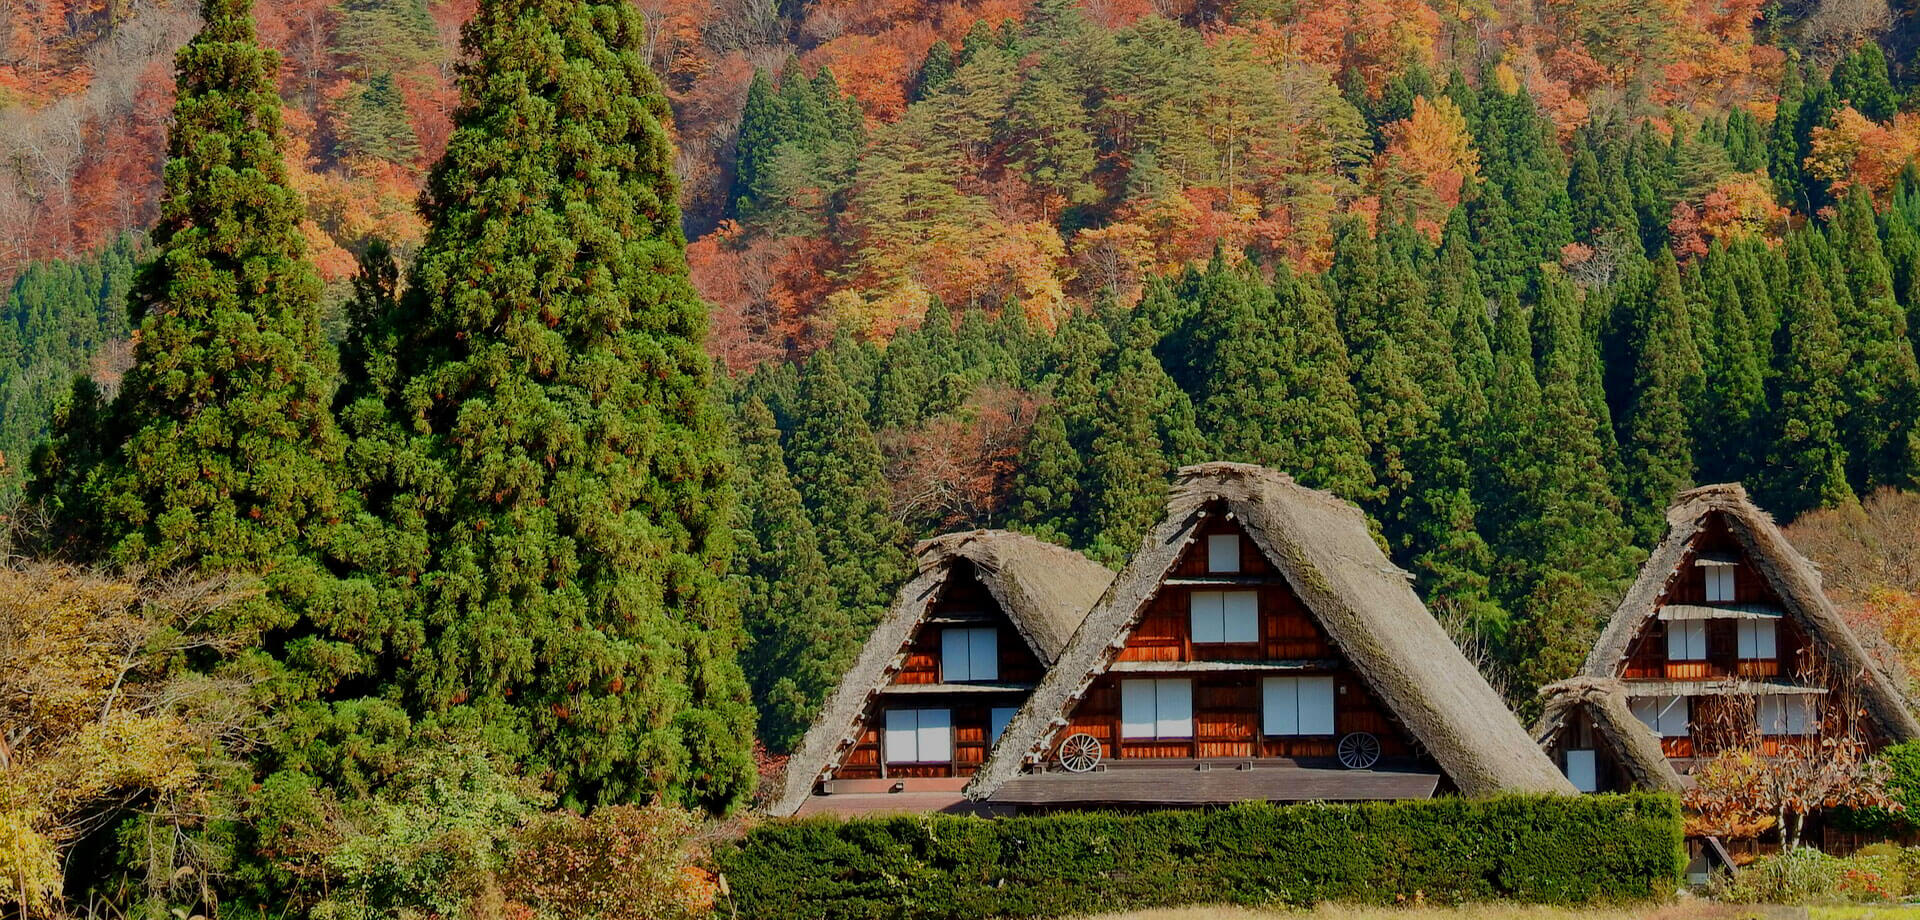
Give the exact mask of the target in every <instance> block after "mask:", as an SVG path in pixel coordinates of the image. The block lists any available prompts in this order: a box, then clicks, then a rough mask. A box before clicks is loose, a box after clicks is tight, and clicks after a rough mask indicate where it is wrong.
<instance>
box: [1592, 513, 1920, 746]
mask: <svg viewBox="0 0 1920 920" xmlns="http://www.w3.org/2000/svg"><path fill="white" fill-rule="evenodd" d="M1715 513H1719V514H1720V515H1722V516H1723V517H1724V518H1725V520H1726V524H1727V529H1728V531H1730V532H1731V533H1732V534H1733V537H1734V539H1735V540H1737V541H1739V543H1740V545H1741V546H1742V547H1744V548H1745V549H1746V555H1747V559H1748V560H1749V561H1750V562H1751V563H1752V564H1753V566H1754V568H1756V569H1758V570H1759V571H1760V573H1761V574H1762V575H1764V576H1765V577H1766V579H1767V583H1768V584H1770V585H1772V586H1773V590H1774V593H1775V594H1778V595H1779V596H1780V600H1781V603H1782V605H1783V606H1784V607H1785V608H1786V611H1785V613H1786V615H1787V616H1789V617H1792V618H1794V620H1795V621H1796V622H1798V623H1799V624H1800V626H1801V628H1802V629H1804V630H1806V633H1807V635H1808V636H1809V637H1811V638H1812V639H1813V641H1814V642H1816V643H1818V644H1819V645H1820V646H1822V647H1823V649H1824V650H1825V654H1826V655H1827V657H1828V659H1829V660H1830V661H1831V662H1832V663H1833V664H1834V665H1835V666H1836V667H1838V668H1840V669H1841V671H1842V673H1844V674H1845V675H1846V676H1847V677H1848V678H1850V679H1851V680H1852V682H1853V684H1854V685H1855V686H1856V687H1858V688H1859V690H1860V695H1861V698H1862V700H1863V701H1864V702H1865V704H1866V707H1867V711H1868V713H1869V714H1870V715H1871V716H1872V717H1873V720H1874V722H1875V723H1877V724H1878V725H1879V727H1880V729H1881V731H1882V732H1884V733H1885V734H1886V736H1887V738H1888V739H1889V740H1891V741H1894V742H1899V741H1911V740H1914V739H1916V738H1920V722H1915V721H1914V718H1913V713H1911V712H1909V711H1908V710H1907V707H1906V704H1905V703H1903V702H1902V701H1901V698H1900V695H1899V693H1898V692H1896V691H1895V690H1894V685H1893V682H1892V681H1890V680H1888V679H1887V676H1886V674H1885V673H1883V672H1882V671H1881V670H1880V668H1879V667H1878V666H1876V665H1875V664H1874V663H1873V659H1872V658H1871V657H1869V656H1868V655H1867V653H1866V650H1865V649H1864V648H1862V647H1861V645H1860V640H1859V639H1858V638H1857V637H1855V636H1854V634H1853V631H1852V630H1851V629H1848V628H1847V624H1846V622H1845V621H1844V620H1842V619H1840V614H1839V613H1838V612H1836V611H1835V610H1834V609H1833V603H1832V602H1831V601H1829V600H1828V599H1827V595H1826V592H1825V591H1823V590H1822V589H1821V586H1820V572H1819V571H1818V570H1817V569H1815V568H1814V567H1813V563H1811V562H1809V561H1807V558H1806V557H1805V556H1802V555H1800V553H1799V551H1797V550H1795V549H1794V548H1793V545H1792V544H1790V543H1788V542H1787V538H1786V537H1785V536H1784V535H1782V534H1781V533H1780V528H1779V527H1778V526H1777V525H1775V524H1774V522H1773V518H1772V516H1770V515H1768V514H1767V513H1766V512H1764V511H1761V510H1760V509H1759V508H1758V507H1756V506H1755V505H1754V504H1753V502H1752V501H1751V500H1750V499H1748V498H1747V490H1746V489H1744V488H1741V486H1740V484H1739V483H1724V484H1721V485H1711V486H1701V487H1700V488H1697V489H1690V490H1688V491H1685V492H1682V493H1680V494H1679V496H1677V497H1676V498H1675V499H1674V503H1673V506H1672V507H1670V508H1668V509H1667V535H1666V538H1665V539H1663V540H1661V541H1660V545H1659V546H1657V547H1655V548H1654V550H1653V555H1652V556H1651V557H1649V558H1648V559H1647V562H1646V564H1645V565H1643V566H1641V567H1640V579H1639V580H1638V581H1636V582H1634V584H1633V589H1632V590H1631V591H1628V592H1627V596H1626V599H1625V600H1623V601H1621V602H1620V609H1618V610H1616V611H1614V614H1613V619H1612V621H1610V622H1609V623H1608V624H1607V628H1606V631H1604V632H1602V633H1601V634H1600V641H1599V643H1598V644H1596V645H1595V646H1594V647H1593V652H1592V653H1591V654H1589V655H1588V656H1587V663H1586V666H1585V667H1584V668H1582V669H1581V673H1582V674H1583V675H1585V676H1588V677H1612V676H1614V675H1615V674H1616V673H1618V672H1619V668H1620V663H1621V662H1622V661H1623V660H1625V659H1626V657H1627V654H1628V653H1629V651H1630V649H1631V646H1632V645H1633V640H1634V637H1635V636H1638V635H1639V634H1640V630H1641V627H1642V626H1643V625H1644V624H1645V623H1646V621H1647V618H1648V617H1651V616H1654V615H1655V614H1656V613H1657V612H1658V607H1659V603H1660V598H1661V596H1662V595H1663V594H1665V593H1666V591H1667V588H1668V586H1669V585H1671V584H1672V583H1673V580H1674V578H1675V576H1676V575H1677V574H1678V573H1679V571H1680V570H1681V568H1682V566H1683V565H1684V564H1685V563H1686V561H1687V560H1688V558H1689V555H1688V554H1689V553H1690V552H1691V551H1692V547H1693V541H1694V537H1696V536H1697V535H1699V533H1700V532H1701V530H1702V529H1704V528H1705V527H1706V526H1707V519H1708V518H1709V517H1710V516H1711V515H1713V514H1715Z"/></svg>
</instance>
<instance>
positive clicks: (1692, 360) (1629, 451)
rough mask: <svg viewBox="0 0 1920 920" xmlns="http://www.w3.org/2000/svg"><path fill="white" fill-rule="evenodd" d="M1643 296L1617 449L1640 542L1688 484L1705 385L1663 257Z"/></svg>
mask: <svg viewBox="0 0 1920 920" xmlns="http://www.w3.org/2000/svg"><path fill="white" fill-rule="evenodd" d="M1650 294H1651V296H1650V297H1649V298H1647V299H1646V300H1644V301H1643V302H1642V303H1641V305H1640V307H1639V312H1640V315H1639V318H1638V323H1637V326H1638V327H1639V328H1638V330H1637V336H1636V337H1637V339H1638V342H1637V346H1638V347H1636V348H1635V349H1634V366H1633V390H1632V403H1631V406H1630V408H1629V409H1628V412H1627V419H1626V426H1625V437H1624V438H1623V439H1622V443H1621V450H1622V451H1623V453H1624V457H1623V459H1624V461H1625V465H1626V470H1627V493H1626V500H1627V503H1628V514H1629V517H1630V518H1631V520H1632V522H1633V526H1634V531H1635V535H1636V536H1637V537H1638V538H1639V539H1640V540H1641V541H1642V542H1643V543H1645V544H1651V543H1652V542H1653V541H1654V540H1657V539H1659V537H1660V534H1661V533H1662V532H1663V531H1664V530H1665V527H1666V508H1667V506H1668V505H1669V504H1670V503H1671V502H1672V500H1673V496H1674V495H1676V494H1678V493H1679V492H1680V491H1681V490H1682V489H1685V488H1687V487H1688V486H1689V485H1691V484H1692V482H1693V471H1694V463H1693V417H1692V411H1691V410H1692V409H1693V407H1694V406H1696V405H1698V404H1699V399H1700V397H1699V392H1700V391H1701V389H1703V388H1704V386H1705V372H1704V371H1703V370H1702V367H1701V360H1700V352H1699V349H1698V348H1697V347H1696V346H1695V344H1694V337H1693V329H1692V323H1691V317H1690V310H1691V308H1690V307H1689V305H1688V303H1687V298H1686V295H1685V292H1684V291H1683V290H1682V289H1681V285H1680V272H1679V269H1678V266H1677V265H1675V264H1674V261H1673V256H1672V254H1671V253H1669V252H1667V251H1666V250H1664V249H1662V250H1661V252H1660V258H1659V259H1658V260H1657V261H1656V262H1655V265H1654V285H1653V290H1652V291H1651V292H1650Z"/></svg>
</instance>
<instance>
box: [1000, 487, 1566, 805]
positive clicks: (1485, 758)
mask: <svg viewBox="0 0 1920 920" xmlns="http://www.w3.org/2000/svg"><path fill="white" fill-rule="evenodd" d="M1215 501H1224V502H1225V503H1226V507H1227V510H1228V511H1229V512H1230V513H1232V514H1233V515H1234V516H1235V518H1236V519H1238V520H1239V521H1241V522H1242V523H1243V524H1244V526H1245V528H1246V531H1247V533H1248V535H1249V536H1251V537H1252V539H1253V541H1254V543H1255V544H1256V545H1258V546H1259V547H1260V549H1261V551H1262V552H1264V553H1265V554H1266V556H1267V558H1268V559H1269V560H1271V561H1272V563H1273V565H1274V566H1275V567H1276V568H1278V569H1279V571H1280V572H1281V573H1282V574H1283V575H1284V576H1285V578H1286V580H1287V583H1288V584H1289V585H1291V586H1292V588H1293V590H1294V592H1295V593H1296V594H1298V595H1299V596H1300V599H1301V600H1302V601H1303V602H1304V603H1305V604H1306V606H1307V608H1308V609H1309V610H1311V611H1312V612H1313V614H1314V615H1315V617H1316V618H1317V619H1318V620H1319V622H1320V624H1321V626H1322V627H1323V628H1325V629H1326V631H1327V634H1328V635H1329V636H1330V637H1331V638H1332V640H1333V644H1334V645H1335V647H1337V648H1338V649H1339V650H1340V652H1341V653H1342V654H1343V655H1344V656H1345V657H1346V659H1347V660H1348V661H1349V662H1351V663H1352V665H1353V668H1354V670H1356V671H1357V672H1359V674H1360V676H1361V678H1362V679H1364V680H1365V681H1366V683H1367V686H1368V687H1369V688H1370V689H1371V690H1372V691H1373V693H1374V695H1375V696H1376V697H1378V698H1379V699H1380V700H1381V702H1382V703H1384V704H1385V705H1386V706H1387V707H1388V708H1389V709H1390V710H1391V711H1392V712H1393V713H1394V715H1395V716H1397V717H1398V718H1399V719H1400V721H1401V723H1402V724H1404V725H1406V727H1407V729H1408V730H1409V731H1410V732H1412V733H1413V735H1414V737H1415V738H1416V739H1417V740H1418V741H1419V743H1420V744H1421V745H1422V746H1423V747H1425V748H1426V750H1427V751H1428V752H1429V753H1430V754H1431V755H1432V756H1433V758H1434V760H1435V761H1437V762H1438V763H1439V765H1440V768H1441V769H1442V770H1444V771H1446V773H1447V775H1448V776H1449V777H1451V778H1452V780H1453V782H1454V784H1455V785H1456V786H1457V787H1458V788H1459V789H1460V790H1461V791H1462V792H1463V793H1466V794H1468V795H1486V794H1489V793H1493V792H1500V791H1508V790H1513V791H1530V792H1564V793H1571V792H1573V787H1572V785H1570V784H1569V783H1568V782H1567V780H1566V778H1565V777H1563V776H1561V775H1560V771H1559V770H1557V769H1555V768H1554V766H1553V764H1552V763H1550V762H1549V761H1548V760H1547V758H1546V755H1544V754H1542V753H1541V752H1540V748H1539V747H1538V746H1536V745H1535V744H1534V743H1533V741H1532V739H1530V738H1528V737H1527V733H1526V730H1525V729H1524V728H1523V727H1522V726H1521V725H1520V723H1519V720H1517V719H1516V718H1514V715H1513V713H1512V712H1511V711H1509V710H1508V709H1507V707H1506V705H1505V704H1503V703H1502V702H1501V701H1500V698H1499V696H1497V695H1495V694H1494V692H1493V689H1492V688H1491V687H1489V686H1487V682H1486V680H1485V679H1484V678H1482V677H1481V675H1480V672H1479V671H1477V670H1475V669H1474V667H1473V665H1472V664H1470V663H1468V662H1467V659H1466V658H1465V657H1464V656H1463V655H1461V654H1460V650H1459V649H1458V648H1457V647H1455V645H1454V644H1453V642H1452V640H1450V639H1449V638H1448V637H1447V634H1446V632H1445V631H1444V630H1442V629H1441V628H1440V624H1439V623H1437V622H1435V621H1434V619H1433V616H1432V614H1430V613H1428V611H1427V608H1426V606H1425V605H1423V604H1422V603H1421V602H1420V598H1419V597H1417V596H1415V595H1414V593H1413V589H1412V587H1411V586H1410V585H1409V577H1408V575H1407V573H1405V572H1403V571H1401V570H1400V569H1398V568H1395V567H1394V566H1393V564H1392V563H1390V562H1388V561H1387V557H1386V555H1385V554H1383V553H1382V552H1381V551H1380V547H1379V545H1378V544H1376V543H1375V542H1374V540H1373V537H1372V535H1371V534H1370V533H1369V532H1368V530H1367V521H1366V518H1365V516H1363V515H1362V514H1361V513H1360V509H1359V508H1356V507H1354V506H1353V505H1352V504H1350V503H1348V502H1345V501H1342V500H1340V499H1338V498H1335V497H1334V496H1332V495H1329V494H1327V493H1325V492H1319V491H1315V490H1313V489H1308V488H1305V487H1304V486H1300V485H1296V484H1295V483H1294V481H1293V480H1292V479H1291V478H1289V477H1287V476H1286V475H1284V474H1281V473H1277V472H1274V471H1272V470H1269V469H1266V468H1264V467H1259V466H1251V465H1248V464H1240V463H1207V464H1202V465H1200V466H1193V467H1187V468H1186V469H1183V470H1181V471H1180V474H1179V478H1178V481H1177V482H1176V483H1175V485H1174V488H1173V492H1172V495H1171V496H1170V498H1169V500H1168V502H1167V516H1166V518H1165V519H1164V520H1162V521H1161V523H1160V524H1159V525H1158V526H1156V527H1155V528H1154V529H1153V530H1152V531H1151V532H1150V533H1148V534H1147V536H1146V538H1145V540H1143V541H1142V542H1141V545H1140V550H1139V552H1138V553H1137V554H1135V556H1134V557H1133V560H1132V562H1130V563H1129V564H1128V565H1127V567H1126V569H1125V570H1124V571H1123V572H1122V573H1121V575H1120V577H1119V578H1117V579H1115V580H1114V583H1113V586H1112V587H1111V588H1109V589H1108V590H1107V595H1106V597H1105V598H1103V599H1102V600H1101V603H1100V605H1099V606H1098V607H1097V608H1095V610H1094V612H1093V613H1091V614H1089V615H1088V616H1087V619H1086V622H1084V623H1082V624H1081V625H1080V630H1079V632H1077V633H1075V634H1074V637H1073V641H1072V642H1071V643H1070V644H1069V645H1068V647H1067V650H1066V651H1065V652H1064V653H1062V654H1061V656H1060V661H1059V663H1057V664H1055V665H1054V667H1053V670H1052V671H1050V672H1049V673H1048V674H1047V677H1046V679H1045V680H1043V681H1042V682H1041V684H1040V687H1039V688H1038V689H1036V690H1035V691H1034V693H1033V696H1032V697H1031V698H1030V699H1029V700H1028V701H1027V705H1026V706H1024V707H1023V708H1022V709H1021V710H1020V713H1019V715H1017V716H1015V717H1014V720H1013V722H1012V723H1011V724H1010V725H1009V726H1008V728H1007V730H1006V733H1005V734H1003V735H1002V736H1001V738H1000V742H999V744H998V745H996V746H995V747H994V750H993V753H992V754H991V755H989V756H988V758H987V762H986V763H985V764H984V765H982V766H981V768H980V770H979V771H978V772H976V773H975V774H974V778H973V782H972V784H971V785H969V786H968V788H967V793H968V795H970V796H972V797H974V798H976V799H981V798H987V797H990V796H991V795H992V794H993V792H994V790H996V789H998V788H1000V786H1001V784H1003V783H1005V782H1007V780H1009V779H1011V778H1012V777H1013V776H1015V775H1016V774H1017V773H1019V771H1020V769H1021V767H1022V765H1023V764H1025V763H1028V762H1029V759H1030V758H1032V759H1034V760H1037V759H1040V758H1044V757H1045V756H1046V754H1047V753H1048V752H1049V751H1050V750H1051V748H1052V745H1053V742H1054V735H1055V734H1056V733H1057V732H1058V731H1059V728H1060V727H1061V726H1062V725H1063V724H1065V721H1066V720H1065V714H1066V711H1067V709H1068V707H1069V706H1070V705H1071V704H1072V702H1073V701H1074V700H1077V699H1079V698H1080V697H1081V695H1082V694H1084V693H1085V692H1086V690H1087V688H1088V686H1089V685H1091V684H1092V682H1093V681H1094V679H1095V678H1097V677H1099V676H1100V675H1101V674H1102V673H1103V672H1105V671H1106V669H1107V666H1108V664H1109V663H1110V662H1111V661H1112V659H1113V656H1114V654H1115V653H1116V652H1117V651H1118V649H1117V648H1116V646H1118V645H1120V644H1121V642H1120V637H1122V636H1123V635H1124V634H1125V633H1126V632H1127V630H1128V629H1130V628H1131V627H1132V626H1133V624H1134V623H1136V622H1137V621H1138V619H1139V617H1140V616H1141V615H1142V613H1143V611H1144V610H1145V608H1146V606H1147V602H1148V601H1149V600H1150V599H1152V597H1153V596H1154V594H1155V593H1156V592H1158V591H1159V589H1160V584H1161V582H1162V581H1163V580H1164V579H1165V578H1166V577H1167V573H1168V572H1169V571H1170V570H1171V569H1172V567H1173V565H1174V564H1175V562H1176V561H1177V560H1178V558H1179V556H1180V553H1181V550H1182V549H1184V548H1185V547H1186V545H1187V544H1188V543H1189V542H1191V541H1192V540H1193V539H1194V533H1195V528H1196V527H1198V526H1199V525H1200V523H1201V519H1202V517H1203V514H1204V511H1205V509H1206V507H1207V506H1208V505H1209V504H1211V503H1213V502H1215Z"/></svg>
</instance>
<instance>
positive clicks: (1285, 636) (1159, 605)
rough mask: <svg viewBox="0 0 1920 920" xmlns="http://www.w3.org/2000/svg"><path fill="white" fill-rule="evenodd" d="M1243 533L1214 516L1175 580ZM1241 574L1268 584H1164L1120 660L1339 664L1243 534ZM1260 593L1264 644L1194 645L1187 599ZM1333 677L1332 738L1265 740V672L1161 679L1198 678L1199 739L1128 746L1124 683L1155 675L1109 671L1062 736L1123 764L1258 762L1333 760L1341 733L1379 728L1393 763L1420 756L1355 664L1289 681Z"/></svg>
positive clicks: (1202, 569)
mask: <svg viewBox="0 0 1920 920" xmlns="http://www.w3.org/2000/svg"><path fill="white" fill-rule="evenodd" d="M1220 533H1240V528H1239V527H1238V525H1237V524H1235V523H1234V522H1231V521H1228V520H1226V519H1225V517H1224V516H1223V515H1220V514H1213V515H1210V516H1209V517H1208V518H1207V521H1206V523H1205V524H1203V525H1202V526H1201V527H1200V528H1199V529H1198V534H1199V535H1198V538H1197V539H1196V540H1195V541H1194V542H1193V543H1191V544H1189V545H1188V547H1187V548H1186V551H1185V552H1184V553H1183V554H1182V555H1181V557H1180V559H1179V561H1178V562H1176V563H1175V565H1174V567H1173V570H1172V573H1173V574H1172V576H1171V577H1173V578H1200V577H1205V576H1206V575H1207V574H1208V573H1207V559H1206V545H1207V541H1206V538H1207V537H1208V536H1210V535H1212V534H1220ZM1240 563H1241V569H1242V573H1241V574H1242V576H1243V577H1247V578H1270V579H1273V581H1272V582H1271V583H1267V584H1262V585H1259V586H1258V587H1236V586H1228V585H1222V586H1214V585H1205V586H1198V587H1189V586H1180V585H1168V586H1163V587H1162V588H1161V590H1160V594H1159V596H1157V597H1155V598H1154V599H1153V600H1152V601H1150V602H1149V606H1148V609H1147V613H1146V615H1145V616H1144V617H1143V618H1142V620H1141V622H1140V626H1139V628H1138V629H1137V630H1135V632H1134V633H1133V635H1132V636H1131V637H1129V638H1128V640H1127V644H1126V647H1125V648H1123V649H1122V650H1121V651H1120V652H1119V654H1118V655H1117V656H1116V660H1118V661H1137V662H1161V661H1167V662H1178V661H1250V660H1276V661H1280V660H1315V659H1327V660H1338V659H1339V658H1340V655H1339V653H1338V652H1337V651H1336V650H1335V648H1334V646H1333V642H1332V640H1331V639H1330V638H1329V637H1328V636H1327V634H1326V632H1325V631H1324V630H1322V629H1321V628H1320V625H1319V623H1318V622H1316V621H1315V620H1314V619H1313V616H1312V614H1311V613H1309V612H1308V611H1307V609H1306V607H1305V606H1304V605H1303V604H1302V603H1301V602H1300V599H1299V598H1298V597H1297V596H1295V595H1294V593H1293V590H1292V589H1291V588H1290V587H1289V586H1287V584H1286V583H1285V582H1284V581H1282V580H1280V574H1279V573H1278V572H1277V571H1275V570H1274V569H1273V567H1272V566H1271V565H1270V564H1269V563H1268V562H1267V559H1266V557H1265V556H1264V555H1263V554H1262V553H1261V552H1260V551H1259V549H1258V547H1256V546H1255V545H1254V544H1253V541H1252V540H1250V539H1248V538H1247V537H1246V536H1245V534H1244V533H1241V537H1240ZM1213 590H1257V591H1259V593H1260V637H1261V639H1260V641H1259V642H1251V643H1237V644H1203V645H1195V644H1194V643H1193V641H1192V633H1191V624H1190V618H1189V609H1188V600H1187V595H1188V593H1189V592H1192V591H1213ZM1329 675H1330V676H1332V677H1333V678H1334V730H1335V732H1336V734H1335V735H1334V736H1332V737H1300V738H1261V737H1260V707H1261V699H1260V697H1261V689H1260V688H1261V679H1262V677H1263V676H1265V675H1259V674H1245V673H1240V674H1234V673H1214V674H1192V675H1184V674H1182V675H1173V674H1168V675H1162V676H1191V677H1192V678H1193V709H1194V726H1193V729H1194V737H1193V738H1192V739H1191V740H1180V741H1172V740H1167V741H1122V739H1120V715H1121V713H1120V681H1121V680H1125V679H1129V678H1133V677H1145V676H1150V675H1136V674H1107V675H1104V676H1102V677H1100V678H1099V679H1098V680H1096V681H1095V682H1094V684H1093V686H1092V687H1090V688H1089V689H1088V693H1087V695H1086V697H1085V698H1084V699H1082V700H1081V701H1080V703H1079V704H1078V705H1077V706H1075V707H1074V709H1073V711H1072V713H1071V714H1070V715H1069V724H1068V725H1067V727H1066V728H1064V729H1062V730H1061V731H1060V732H1059V733H1058V734H1057V735H1055V736H1054V737H1055V740H1056V741H1058V740H1063V739H1065V738H1066V737H1067V736H1068V735H1071V734H1074V733H1077V732H1085V733H1087V734H1089V735H1092V736H1093V737H1095V738H1098V739H1100V743H1101V746H1102V748H1103V749H1104V750H1105V751H1106V752H1107V756H1109V757H1115V758H1119V759H1194V758H1201V759H1214V758H1220V759H1250V758H1268V757H1296V758H1298V757H1305V758H1314V757H1332V756H1334V748H1335V745H1336V744H1337V743H1338V739H1339V736H1341V735H1345V734H1347V733H1349V732H1356V731H1364V732H1372V733H1373V734H1375V735H1377V736H1379V738H1380V741H1381V746H1382V748H1383V754H1384V755H1385V756H1388V757H1400V756H1407V755H1410V754H1412V753H1413V745H1412V743H1411V738H1410V737H1409V736H1408V735H1407V734H1406V732H1405V730H1404V729H1403V728H1401V727H1400V726H1399V725H1398V724H1397V722H1396V721H1395V720H1394V719H1393V718H1392V716H1391V715H1390V714H1389V713H1388V712H1387V710H1386V709H1385V707H1383V706H1382V705H1380V703H1379V702H1378V701H1377V700H1375V699H1374V697H1373V695H1372V694H1371V693H1369V692H1368V690H1367V687H1366V684H1365V682H1364V681H1363V680H1362V679H1361V678H1360V676H1359V675H1358V674H1356V673H1354V671H1353V670H1352V669H1351V668H1350V667H1346V666H1344V665H1343V666H1341V667H1338V668H1335V669H1333V670H1330V671H1319V672H1305V671H1303V672H1288V676H1329Z"/></svg>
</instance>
